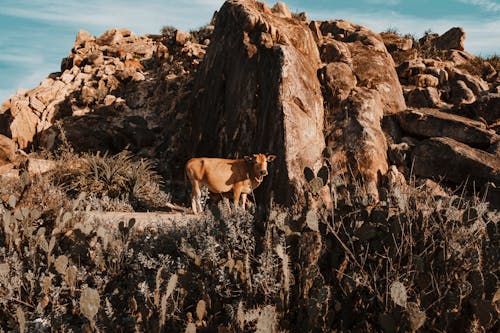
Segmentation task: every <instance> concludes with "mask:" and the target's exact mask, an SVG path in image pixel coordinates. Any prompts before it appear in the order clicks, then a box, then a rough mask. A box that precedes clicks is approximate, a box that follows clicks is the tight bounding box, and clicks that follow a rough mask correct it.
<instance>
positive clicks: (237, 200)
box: [233, 186, 241, 209]
mask: <svg viewBox="0 0 500 333" xmlns="http://www.w3.org/2000/svg"><path fill="white" fill-rule="evenodd" d="M233 195H234V209H238V206H239V204H240V195H241V189H240V188H239V187H237V186H235V187H234V189H233Z"/></svg>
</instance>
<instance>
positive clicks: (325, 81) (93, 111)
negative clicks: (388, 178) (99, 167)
mask: <svg viewBox="0 0 500 333" xmlns="http://www.w3.org/2000/svg"><path fill="white" fill-rule="evenodd" d="M464 39H465V32H464V31H463V30H462V29H461V28H452V29H451V30H449V31H448V32H446V33H444V34H442V35H438V34H426V35H425V36H424V37H422V38H421V39H420V40H418V41H417V40H414V39H413V38H411V37H408V36H399V35H398V34H395V33H390V32H387V33H382V34H377V33H375V32H372V31H370V30H369V29H367V28H365V27H362V26H359V25H356V24H353V23H350V22H346V21H343V20H330V21H324V22H319V21H309V20H307V19H306V15H305V14H300V15H299V14H292V13H291V12H290V10H289V9H288V8H287V7H286V5H285V4H283V3H278V4H276V5H275V6H274V7H272V8H271V7H268V6H267V5H266V4H263V3H260V2H257V1H238V0H231V1H227V2H226V3H225V4H224V5H223V6H222V8H221V9H220V10H219V11H218V12H217V13H216V14H215V15H214V18H213V20H212V22H211V24H209V25H207V26H206V27H204V28H202V29H200V30H198V31H194V32H192V33H186V32H182V31H180V30H176V29H171V28H165V29H164V31H163V33H162V35H147V36H136V35H135V34H134V33H132V32H131V31H129V30H127V29H111V30H108V31H106V32H105V33H103V34H102V35H101V36H99V37H95V36H92V35H90V34H89V33H88V32H86V31H80V32H79V33H78V34H77V36H76V39H75V43H74V45H73V48H72V51H71V53H70V55H69V56H68V57H67V58H65V59H63V61H62V63H61V72H57V73H52V74H50V75H49V76H48V77H47V78H46V79H45V80H43V81H42V82H41V83H40V85H39V86H38V87H36V88H34V89H32V90H19V91H18V92H17V93H16V94H15V95H13V96H11V97H10V98H9V99H8V100H7V101H5V102H4V103H3V104H2V108H1V110H0V134H2V135H3V136H0V139H1V142H2V143H1V147H0V159H1V160H2V163H3V164H10V163H12V160H15V156H14V155H15V153H13V152H15V151H17V150H18V149H21V150H38V149H40V148H45V149H49V150H53V149H56V148H57V147H58V146H59V145H61V144H62V143H69V144H71V145H72V146H73V148H74V149H75V150H77V151H109V152H112V153H113V152H118V151H121V150H123V149H125V148H126V147H127V148H128V149H129V150H132V151H133V152H135V153H137V154H138V155H140V156H145V157H150V158H154V159H156V160H157V161H158V162H160V163H158V165H159V169H160V170H159V171H160V172H161V173H162V174H163V175H164V176H165V178H166V179H171V180H175V179H180V178H182V172H183V171H182V168H183V164H184V163H185V161H186V160H187V159H188V158H190V157H192V156H194V155H197V156H201V155H206V156H216V155H217V156H225V157H241V156H243V155H245V154H249V153H255V152H269V153H274V154H277V155H278V160H277V161H276V162H277V163H275V165H274V168H272V169H271V176H270V177H268V181H266V182H265V184H264V186H262V188H260V189H259V191H258V193H257V196H258V197H259V198H258V199H259V201H261V202H264V203H268V202H269V201H268V200H269V199H270V198H271V197H274V200H276V201H277V202H280V203H283V204H291V203H292V202H293V203H298V202H300V203H304V200H303V199H305V198H304V197H303V193H304V191H306V190H307V189H308V188H310V187H308V186H309V184H308V181H307V180H306V179H305V178H304V169H305V168H310V169H311V170H313V172H317V170H318V169H319V168H320V167H321V166H323V165H327V166H328V167H329V169H330V170H331V173H332V175H339V174H344V175H345V176H346V178H351V176H353V177H354V178H352V179H350V181H355V180H356V178H360V179H362V180H364V183H365V186H366V194H368V196H369V197H371V198H372V199H373V200H372V201H373V202H376V201H377V200H378V198H379V191H378V189H379V187H380V185H381V184H382V182H383V181H384V175H385V174H386V173H387V172H388V170H389V169H390V166H391V164H396V165H397V167H398V170H400V171H402V172H403V173H407V172H409V170H411V163H416V165H417V166H418V168H416V171H418V174H419V175H421V176H422V177H432V178H440V177H444V179H445V181H449V182H452V183H455V182H459V181H462V180H463V177H462V176H464V177H465V175H469V176H470V177H471V179H475V178H474V177H475V176H474V174H475V173H476V172H477V173H478V174H477V175H476V176H477V177H476V178H478V179H481V182H483V183H484V182H492V183H494V184H495V185H496V186H500V184H498V179H497V176H496V173H495V172H496V171H495V170H496V169H495V165H496V163H498V158H499V156H500V148H499V147H500V139H499V135H498V134H499V132H500V122H499V118H500V115H499V113H498V110H499V108H498V104H499V103H498V101H499V100H500V98H499V93H500V88H499V87H500V78H499V74H498V72H497V71H498V68H495V67H494V66H493V65H492V64H490V63H487V62H483V63H481V59H480V58H477V57H475V56H473V55H471V54H470V53H467V52H466V51H465V50H464V48H463V42H464ZM479 63H481V67H480V68H479V67H477V66H478V65H477V64H479ZM474 66H476V67H474ZM477 68H479V69H480V70H478V69H477ZM478 73H479V74H478ZM422 140H423V141H422ZM441 151H444V152H445V153H442V154H445V155H446V156H449V157H450V158H453V160H454V161H456V163H455V165H454V167H455V168H461V169H460V170H458V169H456V170H455V171H453V172H450V171H449V170H447V164H442V163H434V162H432V161H431V160H432V158H433V156H434V155H433V154H441V153H440V152H441ZM431 152H432V153H431ZM13 154H14V155H13ZM435 158H436V161H441V160H440V158H441V157H438V156H435ZM417 159H418V160H417ZM484 159H486V160H488V161H485V160H484ZM413 160H414V161H413ZM470 161H474V162H470ZM481 161H482V162H481ZM477 163H479V164H477ZM481 163H483V164H484V166H481V167H477V170H476V168H470V166H471V165H475V166H477V165H483V164H481ZM391 170H395V169H394V168H392V169H391ZM479 170H482V171H479ZM479 173H481V175H480V176H479ZM406 176H408V174H406ZM326 178H328V177H326ZM167 182H168V181H167ZM173 183H174V182H172V184H173ZM323 185H324V184H323ZM167 186H174V185H171V184H170V183H168V184H167ZM317 192H318V193H319V192H321V193H324V192H328V191H319V190H318V191H317ZM324 199H325V201H324V202H330V201H329V200H328V198H324ZM299 206H300V205H299Z"/></svg>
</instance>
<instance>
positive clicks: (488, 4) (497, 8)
mask: <svg viewBox="0 0 500 333" xmlns="http://www.w3.org/2000/svg"><path fill="white" fill-rule="evenodd" d="M458 1H460V2H462V3H466V4H469V5H474V6H478V7H480V8H481V9H482V10H485V11H493V12H500V4H498V3H496V2H495V1H490V0H458Z"/></svg>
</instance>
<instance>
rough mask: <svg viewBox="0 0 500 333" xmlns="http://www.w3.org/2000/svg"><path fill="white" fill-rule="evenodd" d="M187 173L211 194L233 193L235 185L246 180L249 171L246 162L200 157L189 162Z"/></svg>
mask: <svg viewBox="0 0 500 333" xmlns="http://www.w3.org/2000/svg"><path fill="white" fill-rule="evenodd" d="M186 173H187V175H188V177H189V178H190V179H191V180H193V179H194V180H196V181H198V182H200V184H202V185H205V186H207V187H208V189H209V190H210V191H211V192H214V193H223V192H229V191H231V190H232V189H233V185H234V184H235V183H237V182H240V181H243V180H245V178H246V176H247V174H248V171H247V165H246V162H245V161H244V160H229V159H223V158H208V157H198V158H192V159H190V160H189V161H188V162H187V164H186Z"/></svg>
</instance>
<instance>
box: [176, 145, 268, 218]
mask: <svg viewBox="0 0 500 333" xmlns="http://www.w3.org/2000/svg"><path fill="white" fill-rule="evenodd" d="M275 158H276V156H274V155H268V156H266V155H264V154H254V155H253V156H245V157H244V158H242V159H237V160H232V159H224V158H207V157H196V158H192V159H190V160H189V161H188V162H187V163H186V169H185V171H186V176H187V177H188V178H189V181H190V182H191V188H192V192H191V207H192V209H193V213H194V214H198V212H201V211H202V208H201V200H200V199H201V187H202V186H206V187H208V190H209V191H210V192H212V193H227V192H232V193H233V202H234V206H235V208H237V207H238V206H239V203H240V197H241V208H242V209H243V210H245V204H246V200H247V195H248V194H250V193H252V191H253V190H254V189H256V188H257V187H258V186H259V185H260V183H262V181H263V180H264V176H266V175H267V163H268V162H272V161H274V159H275Z"/></svg>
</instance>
